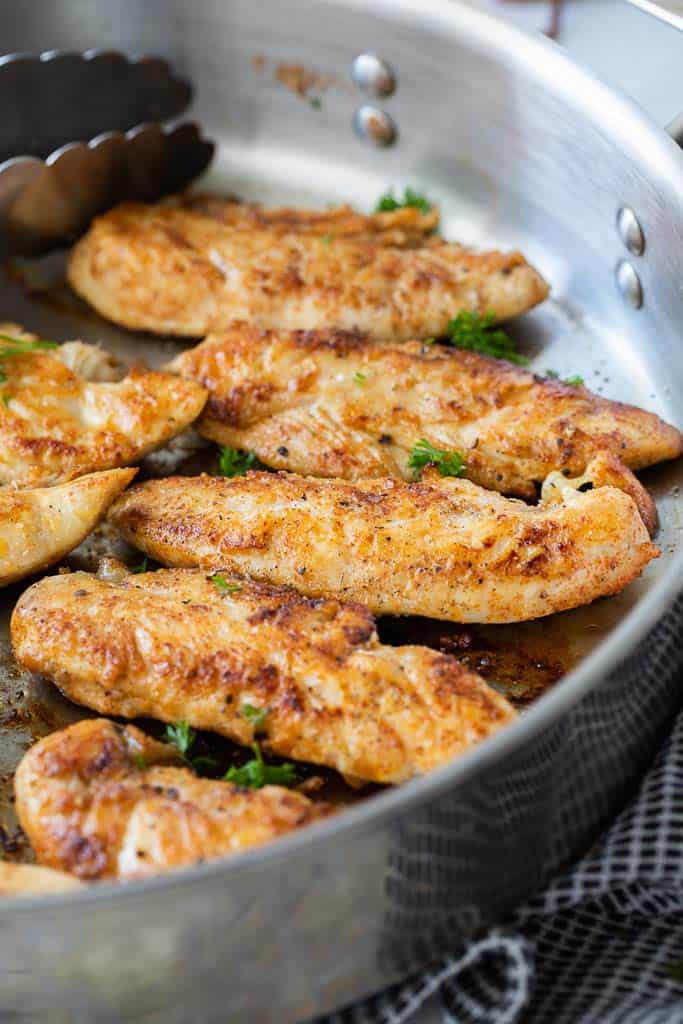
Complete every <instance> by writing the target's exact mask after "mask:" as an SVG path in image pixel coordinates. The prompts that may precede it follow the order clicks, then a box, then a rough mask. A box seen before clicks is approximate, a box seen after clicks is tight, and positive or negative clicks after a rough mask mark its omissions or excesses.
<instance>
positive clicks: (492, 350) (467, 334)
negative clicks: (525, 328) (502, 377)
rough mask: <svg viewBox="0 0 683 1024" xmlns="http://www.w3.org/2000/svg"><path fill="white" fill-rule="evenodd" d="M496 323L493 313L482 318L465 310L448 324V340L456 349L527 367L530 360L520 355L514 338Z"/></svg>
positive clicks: (485, 314) (478, 314)
mask: <svg viewBox="0 0 683 1024" xmlns="http://www.w3.org/2000/svg"><path fill="white" fill-rule="evenodd" d="M495 323H496V318H495V316H494V314H493V313H484V315H483V316H482V315H481V314H480V313H476V312H475V313H471V312H469V311H468V310H463V311H462V313H458V315H457V316H456V317H455V319H454V320H451V321H450V323H449V324H448V340H449V341H450V343H451V345H454V346H455V348H463V349H467V350H468V351H470V352H479V353H480V354H481V355H484V356H493V358H494V359H507V361H508V362H509V363H516V364H517V365H518V366H526V364H527V363H528V362H529V360H528V359H527V358H526V356H522V355H520V354H519V352H518V351H517V348H516V345H515V342H514V341H513V340H512V338H511V337H510V336H509V335H508V334H506V333H505V331H503V330H501V329H500V328H499V327H496V326H495Z"/></svg>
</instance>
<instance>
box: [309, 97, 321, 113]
mask: <svg viewBox="0 0 683 1024" xmlns="http://www.w3.org/2000/svg"><path fill="white" fill-rule="evenodd" d="M308 102H309V103H310V104H311V106H312V107H313V109H314V110H322V108H323V101H322V100H321V99H320V97H319V96H311V98H310V100H309V101H308Z"/></svg>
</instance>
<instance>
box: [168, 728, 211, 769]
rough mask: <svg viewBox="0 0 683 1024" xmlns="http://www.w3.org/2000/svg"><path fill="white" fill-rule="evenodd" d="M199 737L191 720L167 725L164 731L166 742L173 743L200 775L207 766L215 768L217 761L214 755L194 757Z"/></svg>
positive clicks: (190, 766)
mask: <svg viewBox="0 0 683 1024" xmlns="http://www.w3.org/2000/svg"><path fill="white" fill-rule="evenodd" d="M196 739H197V733H196V732H195V731H194V729H193V728H192V727H191V725H190V723H189V722H185V721H181V722H176V723H175V725H167V726H166V731H165V733H164V740H165V741H166V743H171V744H172V745H173V746H174V747H175V748H176V750H177V751H178V753H179V754H180V756H181V758H182V759H183V761H184V762H185V764H186V765H187V766H188V768H191V769H192V770H193V771H195V772H197V774H198V775H199V774H200V773H201V772H202V771H203V770H205V769H207V768H215V767H216V762H215V761H214V759H213V758H212V757H193V756H192V750H193V748H194V745H195V742H196Z"/></svg>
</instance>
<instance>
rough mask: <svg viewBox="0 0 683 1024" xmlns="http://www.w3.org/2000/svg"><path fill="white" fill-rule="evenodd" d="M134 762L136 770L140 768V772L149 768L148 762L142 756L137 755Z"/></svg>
mask: <svg viewBox="0 0 683 1024" xmlns="http://www.w3.org/2000/svg"><path fill="white" fill-rule="evenodd" d="M133 760H134V761H135V766H136V768H139V769H140V771H142V770H143V769H144V768H146V767H147V762H146V761H145V759H144V757H143V756H142V754H136V755H135V756H134V758H133Z"/></svg>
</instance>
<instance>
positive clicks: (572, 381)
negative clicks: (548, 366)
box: [545, 370, 585, 388]
mask: <svg viewBox="0 0 683 1024" xmlns="http://www.w3.org/2000/svg"><path fill="white" fill-rule="evenodd" d="M545 375H546V377H547V379H548V380H559V381H560V383H561V384H568V385H569V387H570V388H582V387H584V383H585V382H584V379H583V377H580V376H579V374H578V373H576V374H574V376H573V377H565V378H564V379H563V378H562V377H560V375H559V373H558V372H557V370H546V371H545Z"/></svg>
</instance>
